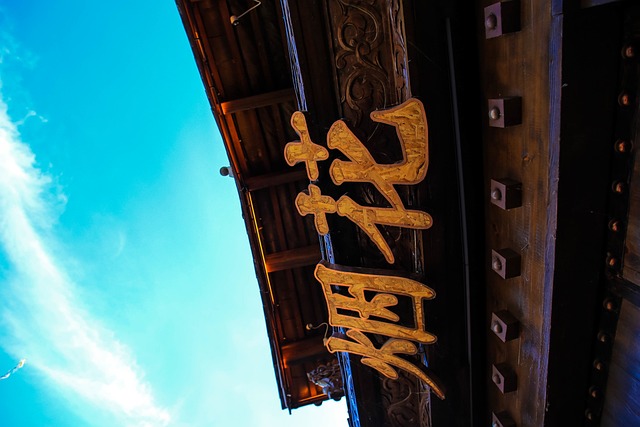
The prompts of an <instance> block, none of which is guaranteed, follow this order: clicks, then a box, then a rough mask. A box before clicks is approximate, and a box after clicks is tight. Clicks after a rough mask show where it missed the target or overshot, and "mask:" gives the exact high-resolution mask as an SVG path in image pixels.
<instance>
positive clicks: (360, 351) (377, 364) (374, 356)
mask: <svg viewBox="0 0 640 427" xmlns="http://www.w3.org/2000/svg"><path fill="white" fill-rule="evenodd" d="M347 337H349V338H351V339H352V340H354V341H351V340H348V339H344V338H342V337H341V336H340V335H336V334H334V335H332V336H331V337H330V338H329V339H328V340H327V341H326V342H325V345H326V347H327V349H328V350H329V351H330V352H331V353H335V352H337V351H344V352H347V353H351V354H357V355H360V356H362V359H361V362H362V363H363V364H364V365H367V366H370V367H371V368H373V369H375V370H377V371H378V372H380V373H381V374H382V375H384V376H386V377H387V378H391V379H397V378H398V373H397V372H396V370H395V369H393V367H394V366H395V367H396V368H400V369H403V370H405V371H407V372H409V373H411V374H413V375H415V376H416V377H418V378H420V379H421V380H422V381H424V382H425V383H426V384H427V385H428V386H429V387H431V390H433V392H434V393H435V395H436V396H438V397H439V398H440V399H444V397H445V396H444V392H443V390H442V388H441V387H440V386H439V385H438V383H437V381H436V380H435V379H433V378H431V377H430V376H429V375H427V374H426V373H425V372H424V371H423V370H422V369H420V368H418V367H417V366H416V365H414V364H413V363H411V362H409V361H407V360H405V359H403V358H401V357H398V356H396V355H397V354H409V355H413V354H416V353H417V352H418V350H417V348H416V346H415V344H414V343H412V342H411V341H407V340H402V339H395V338H392V339H390V340H388V341H387V342H385V343H384V344H383V345H382V347H381V348H380V349H377V348H376V347H375V346H374V345H373V343H372V342H371V340H370V339H369V338H367V336H366V335H365V334H363V333H362V332H360V331H358V330H357V329H350V330H348V331H347Z"/></svg>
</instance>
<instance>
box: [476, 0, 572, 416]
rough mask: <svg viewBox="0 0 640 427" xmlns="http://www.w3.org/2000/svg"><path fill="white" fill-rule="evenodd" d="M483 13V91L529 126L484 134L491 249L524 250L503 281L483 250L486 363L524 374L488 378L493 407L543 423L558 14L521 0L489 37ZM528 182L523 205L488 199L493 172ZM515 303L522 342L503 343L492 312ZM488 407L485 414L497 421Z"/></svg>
mask: <svg viewBox="0 0 640 427" xmlns="http://www.w3.org/2000/svg"><path fill="white" fill-rule="evenodd" d="M491 3H493V2H492V1H489V0H486V1H482V2H480V4H479V6H481V7H479V9H478V11H477V16H478V19H477V22H478V24H480V25H479V27H478V38H479V44H480V68H481V81H482V90H483V99H484V100H486V99H490V98H500V97H507V96H519V97H522V124H520V125H516V126H513V127H507V128H504V129H501V128H493V127H489V126H488V120H489V118H488V115H487V113H488V112H487V109H486V101H485V105H484V106H483V107H482V110H481V111H482V112H483V113H484V114H485V122H484V124H485V126H484V132H483V141H484V142H483V144H484V145H483V146H484V170H485V192H484V194H485V197H486V204H485V206H486V208H485V215H486V227H485V230H486V238H487V245H486V252H485V254H490V253H491V250H492V249H501V248H511V249H512V250H514V251H516V252H518V253H520V255H521V257H522V266H521V275H520V276H519V277H516V278H512V279H508V280H504V279H502V278H501V277H500V276H498V275H497V274H496V273H495V272H494V271H492V269H491V266H490V264H491V263H490V258H489V256H488V255H485V262H486V278H487V285H488V288H487V309H486V318H485V325H486V329H485V330H486V339H487V340H488V341H487V346H488V353H487V354H488V363H491V364H498V363H507V364H509V366H511V367H512V369H513V370H514V371H515V373H516V375H517V378H518V388H517V391H515V392H511V393H507V394H502V393H501V392H500V391H499V390H498V388H497V387H496V386H495V385H494V384H493V382H492V380H491V378H490V376H489V375H487V377H486V390H487V393H488V401H489V405H488V408H487V409H488V410H491V411H495V412H499V411H502V410H507V411H509V412H510V413H511V415H512V417H513V418H514V419H515V421H516V423H517V425H523V426H541V425H543V423H544V417H545V411H546V407H545V405H546V387H547V381H546V372H547V362H548V353H549V330H550V316H551V292H552V289H553V269H554V254H555V239H553V236H554V235H555V231H556V210H555V198H556V191H557V177H558V157H557V154H558V143H559V135H558V133H557V128H555V126H557V123H554V121H552V115H553V114H558V112H557V111H556V110H554V109H553V108H552V107H553V106H554V105H559V104H558V103H559V92H557V91H553V90H552V85H559V84H560V81H559V80H555V79H556V78H557V77H558V75H559V74H558V71H559V67H560V63H559V61H558V60H559V57H560V56H559V55H560V54H561V52H560V50H559V45H558V40H559V38H560V36H561V30H562V28H561V26H558V25H557V23H555V22H552V18H551V2H549V1H522V2H521V28H522V29H521V31H519V32H516V33H512V34H506V35H503V36H501V37H497V38H494V39H489V40H485V37H484V32H485V29H484V25H483V24H484V15H483V9H482V8H483V7H485V6H488V5H489V4H491ZM503 177H508V178H511V179H514V180H516V181H519V182H522V207H520V208H516V209H512V210H508V211H506V210H502V209H500V208H498V207H497V206H495V205H493V204H491V203H489V182H490V179H496V178H503ZM505 309H506V310H509V311H510V312H511V313H512V314H513V315H514V316H515V317H516V318H518V319H519V320H520V322H521V336H520V339H519V340H515V341H510V342H507V343H502V342H500V341H499V340H498V338H497V337H496V336H494V333H493V332H492V331H491V330H490V329H489V324H490V321H491V313H492V312H496V311H499V310H505ZM489 416H490V414H487V418H486V422H489V419H490V418H489Z"/></svg>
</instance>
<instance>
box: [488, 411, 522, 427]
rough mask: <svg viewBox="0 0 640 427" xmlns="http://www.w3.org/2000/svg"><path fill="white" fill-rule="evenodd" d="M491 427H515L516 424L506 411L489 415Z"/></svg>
mask: <svg viewBox="0 0 640 427" xmlns="http://www.w3.org/2000/svg"><path fill="white" fill-rule="evenodd" d="M491 426H492V427H516V422H515V421H513V418H511V415H509V413H508V412H507V411H502V412H498V413H497V414H496V413H495V412H492V413H491Z"/></svg>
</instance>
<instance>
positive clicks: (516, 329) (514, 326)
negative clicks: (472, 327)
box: [491, 310, 520, 342]
mask: <svg viewBox="0 0 640 427" xmlns="http://www.w3.org/2000/svg"><path fill="white" fill-rule="evenodd" d="M491 330H492V331H493V333H494V334H496V336H497V337H498V338H500V341H502V342H507V341H511V340H514V339H516V338H518V337H519V336H520V322H519V321H518V319H516V318H515V317H513V315H512V314H511V313H509V312H508V311H507V310H501V311H497V312H494V313H492V314H491Z"/></svg>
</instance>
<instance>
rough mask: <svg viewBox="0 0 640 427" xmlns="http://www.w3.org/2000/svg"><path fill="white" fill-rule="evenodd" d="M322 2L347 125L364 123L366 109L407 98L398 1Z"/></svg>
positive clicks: (356, 0) (376, 107)
mask: <svg viewBox="0 0 640 427" xmlns="http://www.w3.org/2000/svg"><path fill="white" fill-rule="evenodd" d="M328 3H329V16H330V21H331V22H330V25H331V27H332V28H331V32H332V34H333V38H334V40H333V42H334V60H335V72H336V80H337V83H338V88H339V99H340V104H341V109H342V114H343V116H344V117H345V118H347V119H349V120H350V121H351V123H352V124H353V126H356V127H360V126H361V125H363V124H364V125H366V126H367V127H370V126H371V122H369V121H368V120H366V118H367V116H368V114H369V113H370V112H371V111H374V110H376V109H379V108H384V107H386V106H389V105H394V104H398V103H400V102H402V101H403V100H405V99H407V98H408V97H409V96H410V89H409V86H408V76H407V69H408V65H407V58H406V47H405V36H404V21H403V14H402V4H401V2H400V1H397V0H350V1H349V0H330V1H329V2H328ZM389 35H390V36H391V37H389Z"/></svg>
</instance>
